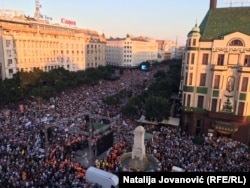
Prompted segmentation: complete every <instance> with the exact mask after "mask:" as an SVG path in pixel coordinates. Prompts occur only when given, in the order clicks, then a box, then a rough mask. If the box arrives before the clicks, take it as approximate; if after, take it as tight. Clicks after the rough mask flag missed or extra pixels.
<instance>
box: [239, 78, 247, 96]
mask: <svg viewBox="0 0 250 188" xmlns="http://www.w3.org/2000/svg"><path fill="white" fill-rule="evenodd" d="M247 86H248V77H243V78H242V85H241V91H243V92H246V91H247Z"/></svg>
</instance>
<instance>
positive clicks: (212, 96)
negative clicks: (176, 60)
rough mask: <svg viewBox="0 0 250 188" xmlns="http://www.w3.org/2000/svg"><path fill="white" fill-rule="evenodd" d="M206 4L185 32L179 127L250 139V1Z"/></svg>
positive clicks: (208, 133)
mask: <svg viewBox="0 0 250 188" xmlns="http://www.w3.org/2000/svg"><path fill="white" fill-rule="evenodd" d="M216 4H217V1H216V0H210V9H209V10H208V12H207V14H206V15H205V17H204V19H203V21H202V22H201V24H200V26H198V25H195V26H194V27H193V29H192V30H191V31H190V32H189V33H188V37H187V44H186V52H185V55H184V57H183V63H182V71H181V76H182V80H181V83H180V90H181V91H182V106H183V113H182V118H181V126H182V129H183V130H185V131H187V132H188V133H189V134H191V135H203V134H204V135H206V136H207V135H216V136H226V137H229V138H232V139H234V140H238V141H241V142H243V143H245V144H250V74H249V73H250V27H249V18H250V7H230V8H216V6H217V5H216Z"/></svg>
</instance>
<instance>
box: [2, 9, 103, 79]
mask: <svg viewBox="0 0 250 188" xmlns="http://www.w3.org/2000/svg"><path fill="white" fill-rule="evenodd" d="M0 41H1V43H0V69H1V70H0V76H1V79H2V80H3V79H6V78H12V77H13V75H14V74H15V73H17V72H18V71H33V70H34V69H35V68H39V69H41V70H43V71H50V70H52V69H55V68H59V67H63V68H65V69H66V70H69V71H79V70H85V69H86V68H90V67H98V66H99V65H103V66H104V65H106V56H105V46H106V39H105V36H104V35H99V34H98V33H97V32H96V31H92V30H87V29H79V28H76V27H73V26H64V25H60V24H50V23H49V22H48V21H46V20H40V19H34V18H31V17H26V16H24V15H23V14H22V13H20V12H17V11H10V10H8V11H7V10H6V11H3V10H2V11H1V12H0Z"/></svg>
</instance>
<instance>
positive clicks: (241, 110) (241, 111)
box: [238, 102, 245, 116]
mask: <svg viewBox="0 0 250 188" xmlns="http://www.w3.org/2000/svg"><path fill="white" fill-rule="evenodd" d="M244 108H245V103H244V102H239V107H238V115H239V116H243V115H244Z"/></svg>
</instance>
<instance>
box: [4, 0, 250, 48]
mask: <svg viewBox="0 0 250 188" xmlns="http://www.w3.org/2000/svg"><path fill="white" fill-rule="evenodd" d="M242 1H243V2H246V3H245V4H246V5H247V4H248V5H249V3H248V2H249V1H247V0H245V1H244V0H242ZM0 2H1V4H0V6H1V9H11V10H20V11H23V12H24V13H25V15H27V16H32V17H33V16H34V12H35V0H0ZM39 2H40V4H41V5H42V8H41V14H43V15H46V16H48V17H51V18H52V21H50V22H51V23H59V24H61V18H65V19H68V20H72V21H75V22H76V26H77V27H78V28H84V29H90V30H95V31H97V32H98V33H99V34H102V33H104V34H105V36H106V38H109V37H111V36H112V37H125V36H126V34H130V35H133V36H148V37H151V38H154V39H160V40H172V41H177V42H178V44H179V45H184V44H185V41H186V36H187V34H188V32H189V31H190V30H191V29H192V28H193V27H194V25H195V23H197V24H198V25H199V24H200V23H201V21H202V20H203V18H204V17H205V15H206V13H207V11H208V9H209V4H210V0H39ZM227 2H229V1H228V0H217V7H229V6H230V4H229V3H227ZM241 5H242V4H240V3H234V4H233V5H232V6H241ZM246 5H244V6H246Z"/></svg>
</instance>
